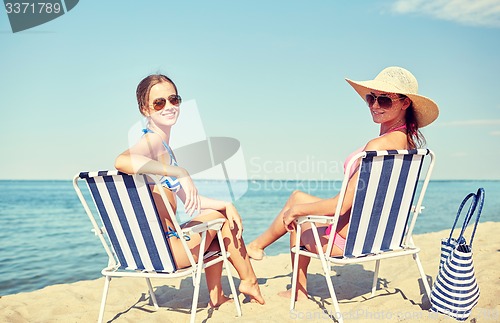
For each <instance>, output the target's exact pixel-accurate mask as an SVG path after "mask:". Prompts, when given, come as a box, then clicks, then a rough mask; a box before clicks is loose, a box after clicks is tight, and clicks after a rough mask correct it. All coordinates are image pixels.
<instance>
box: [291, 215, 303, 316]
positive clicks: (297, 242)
mask: <svg viewBox="0 0 500 323" xmlns="http://www.w3.org/2000/svg"><path fill="white" fill-rule="evenodd" d="M301 230H302V229H301V227H300V224H299V225H297V235H296V238H295V256H294V258H293V274H292V291H291V295H290V311H293V309H294V308H295V294H296V293H297V276H298V273H299V252H300V233H301Z"/></svg>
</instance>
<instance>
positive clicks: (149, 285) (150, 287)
mask: <svg viewBox="0 0 500 323" xmlns="http://www.w3.org/2000/svg"><path fill="white" fill-rule="evenodd" d="M146 283H147V284H148V290H149V298H150V299H151V301H152V302H153V305H154V307H155V310H158V308H159V307H158V302H157V301H156V295H155V293H154V291H153V286H152V285H151V280H150V279H149V278H146Z"/></svg>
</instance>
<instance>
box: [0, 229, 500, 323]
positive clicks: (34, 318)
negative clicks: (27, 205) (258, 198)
mask: <svg viewBox="0 0 500 323" xmlns="http://www.w3.org/2000/svg"><path fill="white" fill-rule="evenodd" d="M499 231H500V223H496V222H486V223H481V224H480V225H479V227H478V231H477V233H476V238H475V240H474V244H473V251H474V264H475V270H476V277H477V280H478V284H479V287H480V291H481V296H480V299H479V303H478V304H477V306H476V307H475V308H474V309H473V311H472V314H471V316H470V317H469V319H468V320H467V322H470V321H472V320H473V319H475V322H498V321H499V320H500V305H499V303H500V267H499V266H498V263H499V262H500V249H499V248H500V235H499V234H498V232H499ZM447 234H449V231H442V232H435V233H429V234H424V235H417V236H414V240H415V243H416V244H417V245H418V246H419V247H420V248H421V249H422V251H421V253H420V256H421V260H422V264H423V266H424V269H425V272H426V274H427V275H428V277H430V279H432V281H433V280H434V279H435V277H436V275H437V271H438V264H439V252H440V249H439V248H440V240H441V238H443V237H445V236H447ZM103 256H104V255H103ZM253 265H254V268H255V271H256V273H257V276H258V277H259V283H260V287H261V290H262V294H263V295H264V297H265V299H266V304H265V305H258V304H256V303H250V302H246V300H245V298H244V295H241V294H240V295H239V298H240V300H241V301H242V311H243V316H242V317H240V318H237V317H236V311H235V308H234V304H231V303H226V304H223V305H222V306H221V307H220V308H219V309H217V310H213V309H210V308H209V307H208V306H207V302H208V293H207V290H206V286H205V284H204V282H203V284H202V287H201V293H200V299H199V304H198V313H197V316H196V321H197V322H228V321H231V320H233V319H236V320H237V321H239V322H269V321H274V322H294V321H297V320H299V319H300V320H308V321H313V322H322V321H325V322H327V321H332V318H331V317H329V315H328V314H329V313H332V311H333V310H332V306H331V300H330V296H329V293H328V289H327V287H326V284H325V280H324V278H323V276H322V275H321V274H320V272H321V269H320V263H319V261H312V262H311V266H310V270H309V285H308V289H309V292H310V299H309V300H304V301H300V302H297V304H296V310H295V311H294V312H290V311H289V310H288V308H289V299H287V298H282V297H280V296H278V295H277V293H278V292H280V291H282V290H285V289H286V288H287V287H289V286H290V278H291V265H290V256H289V255H288V254H282V255H278V256H272V257H266V258H264V260H262V261H253ZM333 269H334V272H335V277H334V278H333V283H334V286H335V289H336V292H337V298H338V300H339V303H340V310H341V312H342V314H343V316H344V320H345V321H346V322H349V321H351V322H357V321H363V322H379V321H381V320H382V321H389V322H400V321H404V322H422V321H436V322H454V321H455V320H453V319H451V318H449V317H447V316H444V315H440V314H435V313H431V312H429V311H428V310H427V309H428V308H429V306H430V305H429V303H428V301H427V300H426V299H423V292H422V291H421V290H423V287H422V286H421V284H419V282H418V278H420V277H419V274H418V270H417V267H416V265H415V263H414V261H413V259H412V258H411V257H405V258H398V259H397V260H392V259H389V260H385V261H382V263H381V267H380V274H379V290H378V291H377V294H376V296H375V297H373V298H370V289H371V281H372V275H373V270H374V263H372V262H370V263H367V264H363V265H357V264H356V265H347V266H335V267H334V268H333ZM99 270H100V268H96V271H99ZM233 273H235V271H234V270H233ZM202 281H204V279H202ZM223 281H225V278H223ZM152 282H153V286H154V289H155V294H156V295H157V298H158V302H159V304H160V309H159V310H158V311H155V310H154V307H153V306H152V305H150V304H149V299H148V298H147V286H146V283H145V281H144V280H143V279H125V278H119V279H113V280H112V282H111V289H110V293H109V296H108V301H107V306H106V312H105V315H104V321H112V322H186V321H189V308H190V305H191V296H192V287H191V280H190V278H189V277H188V278H182V279H177V280H161V279H156V280H153V281H152ZM235 282H236V284H237V285H238V284H239V280H238V279H235ZM103 284H104V280H103V279H102V278H100V279H96V280H92V281H80V282H77V283H73V284H63V285H54V286H49V287H46V288H43V289H41V290H37V291H34V292H29V293H20V294H14V295H7V296H2V297H1V298H0V321H1V322H65V323H66V322H95V321H96V320H97V316H98V311H99V305H100V300H101V292H102V287H103ZM224 288H225V290H226V291H229V288H228V285H227V281H225V285H224ZM472 322H474V321H472Z"/></svg>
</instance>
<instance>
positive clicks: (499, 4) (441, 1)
mask: <svg viewBox="0 0 500 323" xmlns="http://www.w3.org/2000/svg"><path fill="white" fill-rule="evenodd" d="M392 10H393V11H394V12H397V13H400V14H408V13H416V14H423V15H429V16H432V17H434V18H437V19H442V20H448V21H455V22H458V23H461V24H464V25H472V26H486V27H500V1H498V0H398V1H396V2H395V3H394V4H393V6H392Z"/></svg>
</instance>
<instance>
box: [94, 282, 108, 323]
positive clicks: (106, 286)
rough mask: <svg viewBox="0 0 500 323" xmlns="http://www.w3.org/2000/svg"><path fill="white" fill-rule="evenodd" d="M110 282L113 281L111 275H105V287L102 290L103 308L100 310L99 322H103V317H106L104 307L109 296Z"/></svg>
mask: <svg viewBox="0 0 500 323" xmlns="http://www.w3.org/2000/svg"><path fill="white" fill-rule="evenodd" d="M110 282H111V277H109V276H105V280H104V289H103V291H102V300H101V309H100V310H99V318H98V319H97V322H98V323H102V319H103V318H104V308H105V307H106V298H108V290H109V283H110Z"/></svg>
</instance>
